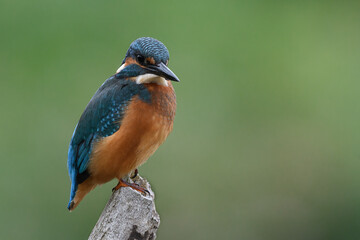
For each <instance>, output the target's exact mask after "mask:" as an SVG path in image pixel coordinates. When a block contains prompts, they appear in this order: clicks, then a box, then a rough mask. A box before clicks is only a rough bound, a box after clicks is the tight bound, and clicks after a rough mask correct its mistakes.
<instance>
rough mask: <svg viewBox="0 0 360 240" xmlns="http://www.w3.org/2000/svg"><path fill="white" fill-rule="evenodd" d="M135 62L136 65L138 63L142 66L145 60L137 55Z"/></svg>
mask: <svg viewBox="0 0 360 240" xmlns="http://www.w3.org/2000/svg"><path fill="white" fill-rule="evenodd" d="M136 61H137V62H138V63H140V64H144V63H145V58H144V56H143V55H140V54H139V55H137V56H136Z"/></svg>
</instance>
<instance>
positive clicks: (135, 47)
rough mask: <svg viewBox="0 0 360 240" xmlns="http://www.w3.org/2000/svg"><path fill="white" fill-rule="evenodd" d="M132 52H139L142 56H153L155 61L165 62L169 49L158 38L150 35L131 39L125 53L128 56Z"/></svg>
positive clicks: (167, 58)
mask: <svg viewBox="0 0 360 240" xmlns="http://www.w3.org/2000/svg"><path fill="white" fill-rule="evenodd" d="M129 51H130V52H129ZM132 54H134V55H136V54H141V55H143V56H144V57H153V58H154V60H155V61H156V63H159V62H163V63H166V62H167V61H168V60H169V51H168V50H167V48H166V47H165V45H164V44H163V43H162V42H160V41H159V40H156V39H154V38H151V37H142V38H138V39H136V40H135V41H133V42H132V43H131V45H130V48H129V50H128V53H127V54H126V55H127V56H128V55H132Z"/></svg>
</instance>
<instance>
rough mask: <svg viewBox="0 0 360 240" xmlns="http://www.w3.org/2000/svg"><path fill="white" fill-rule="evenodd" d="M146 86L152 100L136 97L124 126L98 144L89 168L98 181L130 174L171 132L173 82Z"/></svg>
mask: <svg viewBox="0 0 360 240" xmlns="http://www.w3.org/2000/svg"><path fill="white" fill-rule="evenodd" d="M146 85H147V88H148V90H149V91H150V93H151V103H146V102H143V101H141V100H140V99H139V98H138V97H135V98H134V99H133V100H132V102H131V103H130V104H129V107H128V109H127V111H126V114H125V116H124V118H123V120H122V123H121V126H120V129H119V130H118V131H117V132H116V133H114V134H113V135H111V136H109V137H107V138H104V139H103V140H102V141H100V142H99V143H97V144H96V145H95V146H94V148H93V149H94V151H93V153H92V157H91V160H90V163H89V171H90V174H91V178H92V179H93V181H94V182H95V183H97V184H101V183H105V182H108V181H110V180H111V179H113V178H119V179H120V178H122V177H124V176H125V175H126V174H128V173H130V172H131V171H132V170H134V169H135V168H137V167H138V166H139V165H141V164H143V163H144V162H145V161H146V160H147V159H148V158H149V157H150V156H151V155H152V154H153V153H154V152H155V151H156V150H157V148H158V147H159V146H160V145H161V144H162V143H163V142H164V141H165V139H166V138H167V136H168V135H169V133H170V132H171V130H172V127H173V121H174V117H175V110H176V100H175V93H174V90H173V88H172V86H171V84H170V86H169V87H165V86H159V85H157V84H146Z"/></svg>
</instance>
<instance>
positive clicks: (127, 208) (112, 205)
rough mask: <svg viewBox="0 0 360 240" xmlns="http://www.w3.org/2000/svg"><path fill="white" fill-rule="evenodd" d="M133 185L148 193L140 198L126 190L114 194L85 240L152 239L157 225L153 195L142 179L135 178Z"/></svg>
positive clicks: (134, 192)
mask: <svg viewBox="0 0 360 240" xmlns="http://www.w3.org/2000/svg"><path fill="white" fill-rule="evenodd" d="M135 183H137V184H139V185H140V186H141V187H144V188H145V189H147V190H148V191H149V193H150V194H146V196H144V195H142V194H141V193H139V192H138V191H136V190H133V189H132V188H129V187H122V188H120V189H119V190H117V191H115V192H114V193H113V194H112V196H111V198H110V200H109V202H108V203H107V204H106V206H105V209H104V210H103V212H102V213H101V215H100V218H99V220H98V221H97V223H96V225H95V227H94V229H93V230H92V232H91V234H90V236H89V240H99V239H101V240H105V239H106V240H115V239H116V240H118V239H119V240H122V239H127V240H135V239H136V240H152V239H155V238H156V231H157V229H158V228H159V225H160V216H159V214H158V213H157V212H156V209H155V201H154V198H155V195H154V192H153V191H152V190H151V187H150V184H149V183H148V182H147V181H146V179H144V178H141V177H140V176H137V177H136V178H135Z"/></svg>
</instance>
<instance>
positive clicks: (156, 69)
mask: <svg viewBox="0 0 360 240" xmlns="http://www.w3.org/2000/svg"><path fill="white" fill-rule="evenodd" d="M146 70H147V71H148V72H149V73H152V74H156V75H158V76H161V77H163V78H165V79H167V80H171V81H175V82H180V80H179V78H178V77H177V76H176V75H175V73H173V72H172V71H171V70H170V68H168V67H167V66H166V65H165V64H164V63H162V62H161V63H159V64H157V65H149V66H147V67H146Z"/></svg>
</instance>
